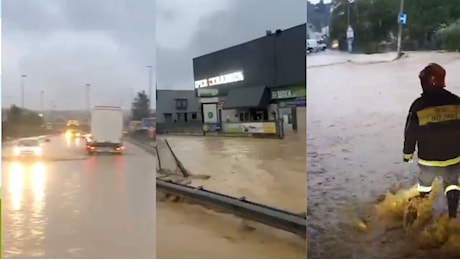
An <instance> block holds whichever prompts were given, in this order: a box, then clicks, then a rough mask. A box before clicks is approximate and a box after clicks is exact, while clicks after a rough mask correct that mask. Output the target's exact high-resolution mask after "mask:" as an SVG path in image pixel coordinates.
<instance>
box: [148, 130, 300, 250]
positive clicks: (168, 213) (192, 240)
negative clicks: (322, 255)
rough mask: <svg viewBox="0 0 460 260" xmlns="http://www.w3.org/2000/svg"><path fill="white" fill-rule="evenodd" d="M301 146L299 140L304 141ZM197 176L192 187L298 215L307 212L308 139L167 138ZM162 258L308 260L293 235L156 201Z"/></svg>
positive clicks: (188, 206)
mask: <svg viewBox="0 0 460 260" xmlns="http://www.w3.org/2000/svg"><path fill="white" fill-rule="evenodd" d="M302 139H303V142H302V141H299V140H302ZM167 140H168V141H169V143H170V145H171V147H172V149H173V150H174V152H175V153H176V155H177V156H178V157H179V159H180V160H181V161H182V163H183V164H184V166H185V167H186V168H187V169H188V170H189V171H190V172H191V173H193V174H199V175H209V176H210V178H209V179H207V180H198V179H196V180H193V182H192V184H191V185H194V186H199V185H202V186H204V187H205V188H206V189H209V190H213V191H217V192H220V193H225V194H228V195H232V196H237V197H241V196H245V197H246V198H247V199H248V200H251V201H255V202H258V203H263V204H268V205H271V206H274V207H277V208H281V209H285V210H289V211H292V212H296V213H302V212H305V207H306V191H305V183H306V174H305V156H306V154H305V135H304V136H303V137H302V136H301V134H299V135H291V136H288V137H287V138H286V139H284V140H272V139H253V138H234V137H229V138H221V137H167ZM156 221H157V222H156V223H157V236H156V237H157V257H159V258H305V255H306V242H305V240H303V239H301V238H298V237H296V236H294V235H291V234H288V233H286V232H284V231H280V230H275V229H272V228H269V227H265V226H262V225H258V224H256V223H249V226H251V227H256V229H254V230H253V229H251V228H248V225H247V224H248V222H246V221H242V220H241V219H239V218H236V217H233V216H232V215H229V214H222V213H216V212H213V211H211V210H207V209H204V208H202V207H200V206H195V205H188V204H185V203H171V202H162V201H158V202H157V218H156Z"/></svg>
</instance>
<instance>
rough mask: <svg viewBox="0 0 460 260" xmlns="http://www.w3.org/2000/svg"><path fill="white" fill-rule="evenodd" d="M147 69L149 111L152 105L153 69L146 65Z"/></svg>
mask: <svg viewBox="0 0 460 260" xmlns="http://www.w3.org/2000/svg"><path fill="white" fill-rule="evenodd" d="M147 68H148V69H149V110H150V109H151V104H152V72H153V67H152V66H151V65H148V66H147Z"/></svg>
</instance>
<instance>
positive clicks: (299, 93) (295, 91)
mask: <svg viewBox="0 0 460 260" xmlns="http://www.w3.org/2000/svg"><path fill="white" fill-rule="evenodd" d="M271 94H272V99H290V98H302V97H305V96H306V95H307V90H306V88H305V86H294V87H289V88H282V89H273V90H272V93H271Z"/></svg>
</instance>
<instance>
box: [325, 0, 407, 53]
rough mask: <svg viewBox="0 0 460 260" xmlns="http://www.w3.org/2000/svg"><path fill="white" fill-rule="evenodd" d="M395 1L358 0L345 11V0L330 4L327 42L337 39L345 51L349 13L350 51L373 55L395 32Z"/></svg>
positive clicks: (396, 8)
mask: <svg viewBox="0 0 460 260" xmlns="http://www.w3.org/2000/svg"><path fill="white" fill-rule="evenodd" d="M398 2H399V1H398V0H374V1H370V0H361V1H355V2H354V3H353V4H350V8H348V0H335V1H333V7H334V8H333V11H332V18H331V24H330V36H331V39H337V40H339V42H340V43H341V44H340V46H341V49H345V48H346V47H345V46H346V31H347V27H348V21H347V20H348V10H349V11H350V14H349V16H350V25H351V26H352V28H353V30H354V33H355V38H354V43H353V45H354V46H355V48H354V49H355V50H357V51H362V52H376V51H377V48H378V44H379V43H380V42H382V41H389V40H391V39H392V36H393V35H395V33H396V31H397V24H396V17H397V10H398V7H397V6H398Z"/></svg>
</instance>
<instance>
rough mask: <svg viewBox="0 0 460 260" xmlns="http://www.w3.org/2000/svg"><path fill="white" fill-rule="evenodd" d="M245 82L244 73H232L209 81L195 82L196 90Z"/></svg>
mask: <svg viewBox="0 0 460 260" xmlns="http://www.w3.org/2000/svg"><path fill="white" fill-rule="evenodd" d="M243 80H244V74H243V72H242V71H237V72H232V73H228V74H224V75H220V76H216V77H212V78H208V79H202V80H197V81H195V88H205V87H212V86H217V85H223V84H228V83H234V82H238V81H243Z"/></svg>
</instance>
